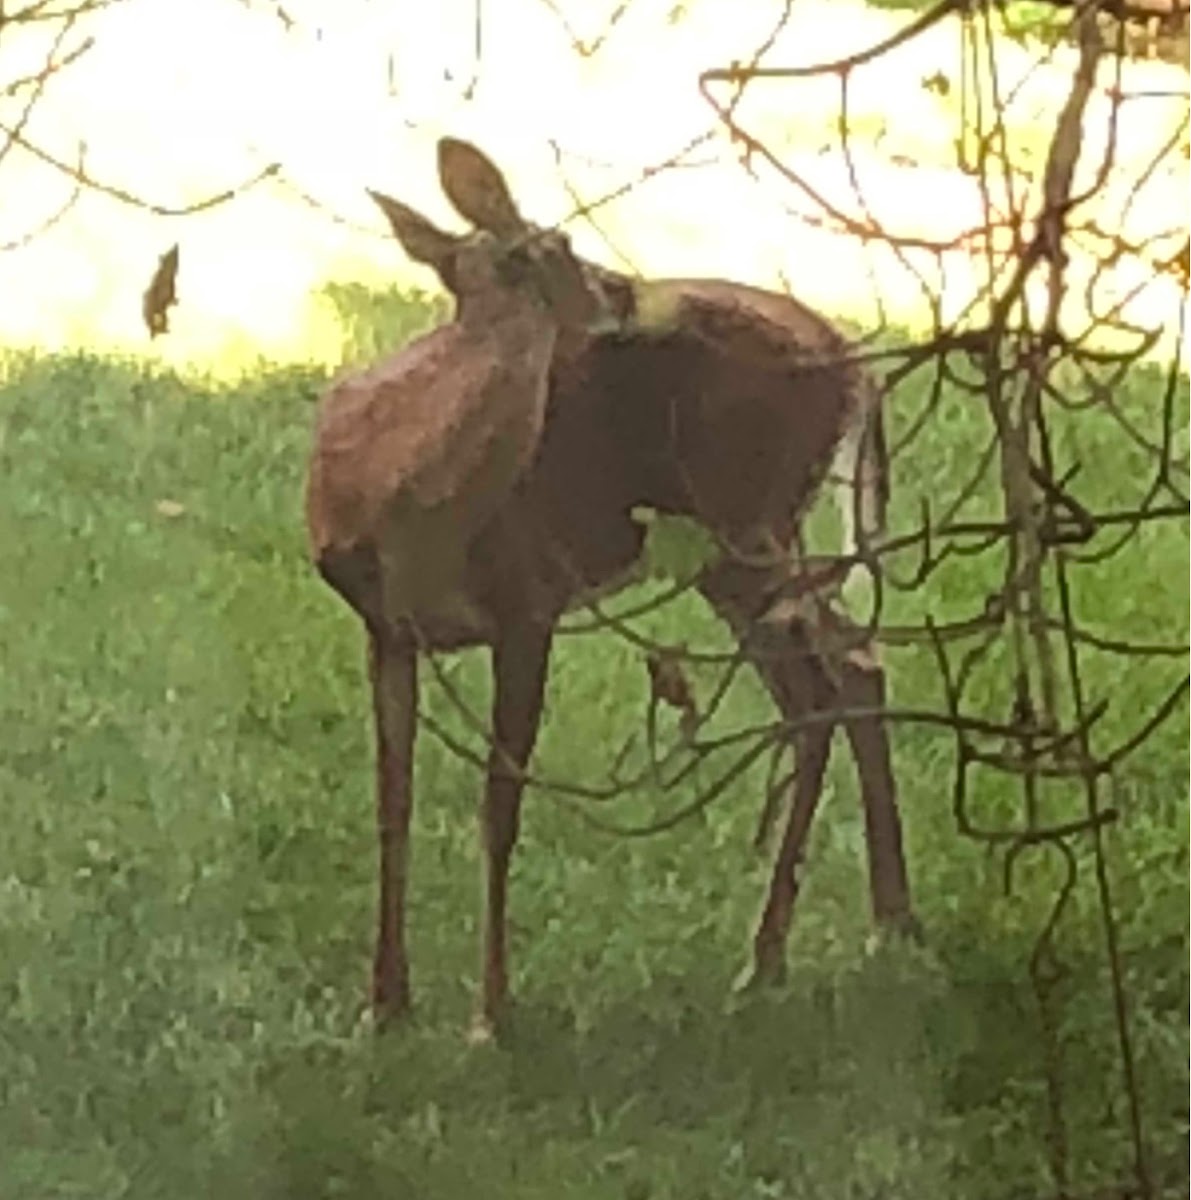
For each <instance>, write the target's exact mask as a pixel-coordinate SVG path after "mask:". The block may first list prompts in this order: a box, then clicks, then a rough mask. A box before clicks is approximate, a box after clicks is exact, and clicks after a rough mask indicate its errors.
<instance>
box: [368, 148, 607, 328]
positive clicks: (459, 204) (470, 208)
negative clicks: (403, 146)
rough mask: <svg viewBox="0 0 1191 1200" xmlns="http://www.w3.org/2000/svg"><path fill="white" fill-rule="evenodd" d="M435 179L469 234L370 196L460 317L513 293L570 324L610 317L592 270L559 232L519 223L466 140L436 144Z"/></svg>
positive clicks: (490, 170) (491, 169)
mask: <svg viewBox="0 0 1191 1200" xmlns="http://www.w3.org/2000/svg"><path fill="white" fill-rule="evenodd" d="M438 174H439V181H440V182H441V184H442V188H443V191H444V192H445V193H446V195H447V198H448V199H449V200H450V201H451V203H452V204H453V205H454V207H455V209H456V211H458V212H459V214H460V215H461V216H463V217H464V218H465V219H466V220H467V221H469V222H470V223H471V224H472V225H473V226H474V229H473V231H472V232H471V233H468V234H463V235H459V234H453V233H447V232H446V231H444V230H441V229H439V228H438V227H437V226H435V225H434V224H433V223H432V222H430V221H428V220H427V219H426V218H425V217H423V216H422V215H421V214H420V213H417V212H415V211H414V210H413V209H411V208H409V207H408V206H407V205H405V204H402V203H401V202H400V201H398V200H394V199H393V198H392V197H391V196H387V195H384V194H383V193H381V192H375V191H371V190H370V191H369V193H368V194H369V195H370V196H371V197H372V199H373V200H374V201H375V202H376V204H377V205H378V206H379V207H380V209H381V211H382V212H383V213H384V214H385V217H386V218H387V219H388V222H389V226H390V227H391V229H392V230H393V233H394V235H395V236H396V238H397V240H398V241H399V242H400V243H401V245H402V247H403V249H404V250H405V252H406V253H407V254H408V255H409V256H410V258H412V259H414V260H415V261H416V262H420V263H423V264H425V265H426V266H428V267H430V268H431V269H432V270H433V271H434V272H435V273H436V274H437V275H438V277H439V279H441V280H442V283H443V286H444V287H446V289H447V290H448V291H449V292H451V294H452V295H453V296H454V297H455V299H456V300H457V301H458V304H459V309H460V313H461V314H464V313H465V312H466V311H467V309H468V306H469V303H472V302H475V301H476V300H477V299H481V298H486V297H489V296H492V295H502V294H507V293H508V292H516V293H519V294H526V295H529V296H532V297H534V298H536V299H537V300H538V301H539V302H540V303H541V304H542V305H543V306H545V307H547V308H549V309H550V311H551V312H553V313H554V314H555V315H556V316H557V317H558V319H559V321H560V322H561V323H563V324H565V325H568V326H572V327H584V328H587V327H593V326H596V325H597V324H600V323H603V322H606V321H607V320H608V319H609V317H610V311H609V308H608V303H607V300H606V299H605V296H604V293H603V289H602V288H601V286H600V283H599V279H598V275H597V274H596V272H595V271H593V270H589V269H588V267H587V266H586V265H585V264H584V263H583V262H582V260H581V259H579V258H577V257H576V255H575V254H574V253H573V251H572V250H571V245H570V239H569V238H568V237H567V236H566V234H565V233H563V232H561V231H559V230H552V229H540V228H538V227H537V226H534V225H531V224H530V223H529V222H528V221H526V220H525V218H524V217H523V216H522V215H521V213H520V212H519V211H518V209H517V206H516V204H515V203H514V202H513V198H512V196H511V195H510V194H509V189H508V185H507V184H506V182H505V179H504V176H503V175H502V174H501V172H500V171H499V169H498V168H497V167H496V165H495V164H494V163H493V162H492V161H491V160H490V159H489V158H487V157H486V156H485V155H484V154H482V153H481V152H480V151H479V150H477V149H476V147H474V146H472V145H470V144H469V143H467V142H463V141H459V140H458V139H456V138H442V139H441V140H440V141H439V144H438Z"/></svg>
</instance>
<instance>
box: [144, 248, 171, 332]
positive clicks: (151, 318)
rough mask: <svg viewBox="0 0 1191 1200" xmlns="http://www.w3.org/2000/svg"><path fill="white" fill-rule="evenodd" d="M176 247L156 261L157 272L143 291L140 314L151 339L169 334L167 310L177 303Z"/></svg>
mask: <svg viewBox="0 0 1191 1200" xmlns="http://www.w3.org/2000/svg"><path fill="white" fill-rule="evenodd" d="M177 281H178V246H177V243H175V244H174V245H173V246H171V247H170V248H169V249H168V250H167V251H166V252H165V253H164V254H163V255H162V256H161V257H160V258H159V259H158V260H157V270H155V271H154V272H153V278H152V279H151V280H150V281H149V286H148V287H147V288H146V289H145V295H144V299H143V302H142V304H141V312H142V314H143V315H144V318H145V325H146V326H147V327H148V329H149V336H150V337H151V338H155V337H157V335H158V334H159V333H169V330H170V322H169V310H170V308H171V306H173V305H175V304H177V303H178V292H177V287H176V285H177Z"/></svg>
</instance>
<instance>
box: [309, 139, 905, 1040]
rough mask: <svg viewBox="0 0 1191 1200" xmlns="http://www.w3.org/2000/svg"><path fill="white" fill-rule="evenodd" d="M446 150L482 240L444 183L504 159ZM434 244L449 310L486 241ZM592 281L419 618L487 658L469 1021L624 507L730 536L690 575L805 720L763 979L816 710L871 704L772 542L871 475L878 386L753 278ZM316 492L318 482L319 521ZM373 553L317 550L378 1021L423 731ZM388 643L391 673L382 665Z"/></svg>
mask: <svg viewBox="0 0 1191 1200" xmlns="http://www.w3.org/2000/svg"><path fill="white" fill-rule="evenodd" d="M439 162H440V174H441V175H442V177H443V181H444V185H445V188H446V191H447V194H448V196H449V197H450V199H451V200H452V203H453V204H454V205H455V207H456V208H457V209H458V210H459V212H460V213H461V214H462V215H463V216H464V217H466V218H467V219H469V220H470V221H472V222H473V224H476V225H477V226H479V227H480V229H481V231H482V230H483V229H484V228H486V227H487V226H486V222H487V216H486V213H485V212H484V211H483V209H482V208H481V207H478V206H476V205H474V204H473V203H472V200H473V195H472V194H471V193H469V192H467V191H465V190H464V189H461V188H458V187H455V186H452V182H451V181H452V179H453V178H454V177H455V175H456V171H457V170H461V164H464V163H468V162H472V163H483V164H485V165H486V169H487V170H490V171H491V172H493V173H495V172H496V168H495V167H493V166H491V164H488V163H487V160H485V159H483V158H482V156H480V155H479V152H478V151H477V150H475V149H474V148H473V147H470V146H467V145H466V144H464V143H460V142H456V141H453V140H451V139H444V140H443V141H442V142H441V143H440V147H439ZM474 169H476V170H479V169H480V168H479V166H478V165H476V166H475V168H474ZM439 236H440V237H441V238H443V239H447V240H445V241H444V242H443V244H442V247H441V253H440V255H439V261H438V262H437V263H436V262H434V261H432V260H431V259H430V258H429V257H426V258H425V261H430V262H431V265H433V266H436V267H437V268H438V269H439V273H440V275H441V277H442V278H443V281H444V283H445V284H446V286H447V288H448V289H449V290H450V291H452V292H453V293H454V294H455V295H456V297H457V298H458V300H459V303H460V312H461V313H462V312H464V311H465V310H466V307H467V297H466V295H465V294H463V293H461V292H460V290H459V289H458V287H457V283H456V282H455V281H453V278H452V273H453V255H456V254H458V253H460V252H462V251H463V250H464V249H465V248H467V247H469V246H471V245H472V244H473V242H474V239H475V238H476V237H481V238H482V236H483V234H482V232H481V233H480V234H474V235H469V236H468V237H464V238H454V239H449V238H448V235H445V234H442V235H439ZM531 236H532V235H531ZM589 266H590V265H589ZM591 272H592V273H594V274H595V275H596V277H597V278H598V280H599V281H600V283H601V284H602V288H603V291H604V293H605V294H606V295H608V296H609V298H610V300H611V302H612V305H613V308H614V309H615V311H616V315H617V317H618V324H619V328H618V329H616V330H614V331H611V332H604V333H601V334H599V335H595V336H588V337H586V338H580V339H574V338H568V339H567V340H565V341H561V342H557V343H556V344H555V348H554V361H553V366H552V375H551V381H550V396H549V404H548V408H547V413H546V419H545V423H544V426H543V428H542V432H541V438H540V442H539V445H538V447H537V452H536V456H535V457H534V458H533V460H532V463H531V465H530V467H529V468H528V470H527V471H526V472H525V473H524V474H523V475H522V477H521V478H520V479H519V481H518V482H517V483H516V484H515V486H514V487H513V490H512V492H511V494H509V495H508V496H507V498H506V499H505V500H504V501H503V502H502V503H500V504H498V505H497V506H496V507H494V508H493V509H491V510H490V513H489V517H488V520H487V523H486V524H484V525H483V527H482V528H480V529H479V530H478V533H477V536H476V537H475V538H474V540H472V541H471V542H470V543H469V545H468V553H467V559H466V565H465V570H464V574H463V578H462V583H461V585H460V588H459V593H460V595H461V596H463V597H465V598H466V601H467V602H466V604H459V605H455V606H454V607H452V608H449V609H448V608H446V607H444V608H442V609H441V610H437V611H435V612H429V611H427V612H424V613H422V614H420V615H419V632H420V636H421V638H422V644H423V645H425V646H426V647H428V648H437V649H455V648H459V647H463V646H469V645H487V646H489V647H490V648H491V652H492V662H493V670H494V674H495V695H494V705H493V717H492V731H493V738H494V746H493V748H492V750H491V752H490V756H489V764H488V777H487V783H486V788H485V793H484V800H483V808H482V828H483V834H484V845H485V852H486V854H485V857H486V901H485V921H484V933H483V939H484V955H483V985H482V992H481V999H480V1006H479V1012H478V1028H479V1029H480V1030H481V1031H484V1032H487V1031H490V1030H491V1029H492V1027H493V1024H494V1023H495V1022H496V1021H497V1020H498V1019H499V1017H500V1015H501V1013H502V1011H503V1008H504V1005H505V1001H506V998H507V992H508V983H507V966H506V951H505V942H506V936H505V924H506V922H505V910H506V898H507V881H508V869H509V861H510V857H511V854H512V850H513V846H514V844H515V842H516V838H517V830H518V819H519V817H518V814H519V807H520V799H521V793H522V790H523V784H524V771H525V767H526V765H527V763H528V761H529V757H530V754H531V751H532V748H533V745H534V741H535V738H536V735H537V730H538V725H539V720H540V717H541V710H542V700H543V694H544V688H545V682H546V674H547V662H548V658H549V652H550V646H551V639H552V635H553V631H554V628H555V625H556V623H557V620H558V618H559V616H560V615H561V614H562V613H563V612H564V611H565V610H567V609H568V608H571V607H574V606H575V605H576V604H579V603H582V602H583V601H584V600H585V599H586V598H588V597H590V596H592V595H594V594H598V593H600V592H604V591H607V590H610V589H612V588H614V587H616V586H617V585H618V584H619V583H621V582H623V581H624V580H625V579H626V578H628V577H630V576H631V574H632V572H633V569H634V566H635V564H636V562H637V559H638V556H639V555H640V552H641V548H642V543H643V538H644V531H643V529H642V528H641V526H640V525H639V524H638V523H637V522H635V521H634V520H633V517H632V511H633V509H634V508H635V507H637V506H639V505H648V506H652V507H653V508H655V509H656V510H658V511H660V512H663V513H671V514H683V515H687V516H692V517H695V518H697V519H699V520H700V521H701V522H702V523H703V524H704V525H705V526H706V527H707V528H708V529H709V530H711V531H712V533H713V534H714V535H715V536H716V537H717V538H718V539H720V541H721V543H722V544H723V545H725V546H726V547H729V548H730V550H729V551H728V552H727V553H725V555H724V557H723V559H722V560H721V561H720V562H719V563H718V564H716V565H714V566H713V567H712V568H710V569H709V570H708V571H707V572H706V574H705V576H704V578H703V579H702V580H701V581H700V583H699V587H700V590H701V591H702V592H703V594H704V595H705V596H706V597H707V599H708V600H709V601H710V602H711V604H712V605H713V607H714V608H715V610H716V611H717V612H718V613H719V614H720V615H721V616H722V617H723V618H724V619H725V620H726V621H727V623H728V624H729V626H730V627H731V628H732V629H733V630H734V632H735V633H736V635H737V636H738V638H739V639H740V642H741V645H742V647H743V649H744V650H745V651H746V653H747V654H748V655H749V656H750V658H751V659H752V661H753V662H754V663H755V665H756V666H757V668H758V670H759V671H760V673H761V676H762V678H763V679H764V681H765V683H766V685H767V687H768V688H769V690H770V692H771V694H772V695H773V697H774V699H775V701H776V702H777V704H778V706H779V708H780V710H781V712H782V714H783V716H784V717H786V718H787V719H789V720H791V721H797V720H800V719H802V718H805V717H806V716H807V715H808V714H818V717H819V719H818V720H817V722H815V723H813V724H811V725H809V726H808V727H807V728H805V729H802V730H801V731H800V732H798V733H797V734H796V735H795V741H796V743H797V751H798V761H799V774H798V779H797V783H796V785H795V787H794V791H793V795H792V798H791V806H790V812H789V816H788V821H787V828H786V831H785V835H784V838H783V843H782V847H781V850H780V851H779V854H778V856H777V861H776V863H775V866H774V872H773V880H772V884H771V887H770V892H769V898H768V901H767V904H766V908H765V913H764V915H763V917H762V920H761V924H760V927H759V929H758V932H757V935H756V939H755V943H754V969H753V974H754V978H755V979H756V980H757V981H763V980H767V979H771V978H774V977H776V976H778V975H780V973H781V970H782V961H783V951H784V943H785V937H786V932H787V928H788V924H789V919H790V912H791V908H792V905H793V902H794V898H795V895H796V892H797V880H796V875H795V871H796V867H797V864H798V862H799V859H800V857H801V853H802V845H803V842H804V839H805V836H806V831H807V829H808V828H809V824H810V818H811V815H812V814H813V811H814V806H815V802H816V800H817V798H818V794H819V791H820V787H821V782H822V776H823V770H824V767H825V765H826V761H827V755H828V749H829V746H830V742H831V736H832V730H833V726H834V723H835V721H834V719H833V717H832V716H831V712H832V710H833V709H837V708H869V709H872V708H879V707H880V706H881V704H882V702H883V700H884V679H883V675H882V673H881V671H880V669H879V667H877V666H876V665H875V664H873V663H872V662H870V661H864V660H862V659H859V658H857V657H855V656H853V657H851V658H848V657H845V658H843V660H842V662H841V663H838V664H835V665H833V666H829V665H828V664H827V663H826V661H825V660H824V659H823V657H822V656H821V655H820V654H819V653H818V651H817V649H816V646H815V645H814V643H813V631H812V630H811V629H810V627H809V625H808V623H807V622H806V621H804V620H803V619H802V618H801V617H799V616H798V615H797V614H798V612H799V611H801V610H800V609H799V607H798V605H797V604H795V605H794V606H793V608H792V609H791V605H790V603H788V602H787V603H786V604H785V605H784V606H783V603H782V601H783V600H788V597H789V596H790V595H791V594H797V593H799V592H800V591H805V590H806V586H807V584H806V580H805V578H803V577H802V576H801V575H800V574H799V573H798V572H793V573H792V572H791V569H790V566H789V558H788V555H787V553H786V552H787V551H789V549H790V547H791V546H792V544H793V542H794V538H795V535H796V533H797V528H798V521H799V518H800V516H801V514H802V513H803V511H804V510H805V508H806V505H807V503H808V502H809V500H810V499H811V498H813V496H814V495H815V494H816V492H817V490H818V489H819V488H820V486H821V485H822V484H823V482H824V480H825V478H826V476H827V474H828V472H829V469H830V467H831V465H832V462H833V459H835V458H836V457H837V456H841V455H842V457H843V458H844V459H845V460H847V461H851V460H853V459H855V460H857V461H859V462H861V463H865V464H868V465H869V466H870V467H871V466H872V464H873V463H874V462H877V463H878V465H879V458H878V457H875V456H874V453H873V451H872V449H871V447H872V445H873V444H874V443H872V442H871V441H870V440H869V439H868V438H866V437H862V436H861V434H860V433H858V430H859V431H864V430H866V429H867V428H869V426H870V424H871V423H872V421H871V419H872V417H873V415H874V413H873V405H874V403H875V392H874V390H873V388H872V386H871V384H870V383H869V381H868V380H867V379H866V378H865V377H864V376H863V375H862V374H861V373H860V372H859V371H858V370H857V369H856V368H855V366H854V365H851V364H849V363H848V362H847V361H846V358H843V357H842V356H845V355H846V354H847V352H848V350H849V349H850V347H849V345H848V343H847V342H846V340H845V339H844V338H843V337H842V336H841V335H840V334H839V333H837V332H836V331H835V330H834V329H833V328H832V327H831V326H830V325H829V324H828V323H827V322H825V321H824V320H822V319H821V318H820V317H818V316H816V315H815V314H814V313H812V312H811V311H810V310H808V309H806V308H804V307H803V306H802V305H800V304H798V303H797V302H796V301H793V300H790V299H788V298H785V297H781V296H777V295H773V294H771V293H768V292H764V291H760V290H758V289H755V288H748V287H743V286H739V285H735V284H730V283H725V282H721V281H682V280H669V281H661V282H658V283H653V284H649V285H646V286H645V287H644V288H642V287H641V286H640V285H636V286H635V285H633V284H632V283H631V282H630V281H629V280H627V279H625V278H623V277H621V276H617V275H614V274H612V273H610V272H606V271H602V270H600V269H598V268H594V267H592V268H591ZM644 314H649V315H648V317H647V318H646V317H645V316H644ZM659 314H660V316H659ZM505 353H506V354H508V353H509V351H508V350H507V349H506V351H505ZM393 436H396V435H393ZM374 437H375V433H372V434H369V435H367V436H366V437H365V438H361V439H359V440H360V441H361V442H367V443H371V442H372V440H373V439H374ZM866 447H869V448H868V449H866ZM318 454H319V451H318V450H316V463H317V459H318ZM382 457H383V456H382ZM345 469H346V464H345ZM348 473H349V474H351V475H352V476H353V477H355V478H358V479H363V478H365V473H364V472H360V471H349V472H348ZM880 482H881V479H880V477H879V474H878V473H875V472H874V471H873V470H870V471H869V474H868V476H867V480H866V484H865V487H863V488H861V489H860V492H859V494H860V495H861V496H862V497H864V498H865V499H864V503H863V504H860V505H859V506H858V507H859V509H860V516H861V521H862V523H863V524H865V525H871V524H873V523H875V520H876V518H877V517H879V516H880V500H881V498H882V495H883V493H882V491H881V488H880V486H879V485H880ZM368 487H369V489H370V490H373V488H374V485H372V484H369V485H368ZM386 494H387V493H385V492H384V489H383V487H379V486H378V487H376V488H375V496H374V502H375V503H376V504H383V503H385V495H386ZM327 503H328V501H327V498H326V497H325V495H323V496H321V497H320V495H319V492H318V489H317V488H316V489H315V490H314V492H313V494H312V504H311V520H312V526H315V527H316V526H317V525H318V523H319V520H320V512H321V510H322V509H323V507H324V506H325V505H326V504H327ZM385 554H386V549H385V547H384V545H383V544H382V543H381V541H380V540H378V539H377V538H375V537H373V538H371V539H359V540H357V541H356V542H354V543H349V542H347V541H345V542H343V543H341V544H339V545H336V546H327V545H323V544H320V542H319V541H318V540H317V539H316V542H315V558H316V561H317V564H318V567H319V570H320V571H321V572H322V574H323V576H324V578H325V579H326V580H327V582H328V583H330V584H331V586H332V587H334V588H335V589H336V590H337V591H339V592H340V594H341V595H343V596H344V598H345V599H346V600H347V601H348V603H349V604H351V605H352V607H353V608H355V609H356V611H357V612H359V613H360V614H361V615H362V616H363V617H364V620H365V622H366V623H367V624H368V626H369V630H370V641H371V645H372V648H373V687H374V699H375V709H376V715H377V726H378V760H379V761H378V780H379V783H378V787H379V793H380V799H379V802H378V803H379V810H380V812H381V814H382V820H381V837H382V880H381V895H382V901H381V903H382V910H381V922H380V931H379V941H378V945H377V957H376V964H377V969H376V976H375V980H376V987H375V991H374V1002H375V1005H376V1010H377V1013H378V1016H381V1017H384V1016H390V1015H394V1014H396V1013H399V1012H401V1011H403V1010H404V1008H405V1007H406V1005H407V1004H408V998H409V993H408V974H407V967H406V960H405V952H404V937H403V932H402V929H401V912H402V907H403V895H404V883H405V872H404V861H405V838H406V832H407V829H408V822H409V807H410V804H411V802H412V794H411V790H410V761H411V756H412V750H413V740H414V733H415V728H414V713H413V706H414V692H413V687H414V685H413V673H412V672H413V668H412V645H413V642H412V640H411V638H410V636H409V634H408V633H407V632H405V631H404V630H403V628H402V626H401V623H400V621H399V620H388V619H387V618H386V616H385V605H384V602H383V587H382V567H381V564H382V563H383V561H384V558H385ZM791 612H793V613H794V615H793V616H791V615H789V614H790V613H791ZM397 656H401V665H400V666H399V667H398V666H391V665H390V666H386V664H387V663H388V662H389V660H390V659H392V658H394V657H397ZM845 728H846V729H847V732H848V736H849V739H850V741H851V744H852V748H853V753H854V754H855V756H856V760H857V764H858V767H859V770H860V776H861V785H862V793H863V797H864V803H865V813H866V823H867V829H868V835H869V858H870V874H871V883H872V892H873V907H874V912H875V915H876V917H877V918H878V920H880V921H882V922H884V923H891V924H894V925H903V924H906V923H908V922H909V921H910V920H911V916H910V901H909V891H908V885H907V882H906V876H905V868H904V864H903V861H902V852H901V832H900V824H899V820H898V815H897V809H896V801H895V795H894V785H893V778H892V772H891V767H890V760H889V749H888V744H887V740H886V736H885V731H884V727H883V725H882V723H881V722H880V721H879V719H878V718H876V717H875V716H872V715H868V716H858V717H856V718H852V719H849V720H847V721H845Z"/></svg>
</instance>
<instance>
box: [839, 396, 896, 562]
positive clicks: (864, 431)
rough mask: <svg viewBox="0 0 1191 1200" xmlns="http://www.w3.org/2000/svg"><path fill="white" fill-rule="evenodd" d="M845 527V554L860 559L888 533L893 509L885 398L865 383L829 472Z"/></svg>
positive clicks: (843, 548)
mask: <svg viewBox="0 0 1191 1200" xmlns="http://www.w3.org/2000/svg"><path fill="white" fill-rule="evenodd" d="M831 479H832V482H833V484H834V487H835V500H836V504H837V506H838V508H839V511H840V517H841V521H842V525H843V537H842V539H841V540H842V545H841V548H840V549H841V553H842V554H844V555H853V554H860V553H861V552H862V550H863V549H864V547H865V546H866V545H867V544H868V543H869V542H871V541H873V540H874V539H876V538H879V537H881V536H882V535H883V534H884V533H885V529H886V519H887V515H888V509H889V449H888V444H887V442H886V440H885V419H884V413H883V411H882V405H881V394H880V392H879V391H878V389H877V387H876V385H875V384H874V383H872V382H871V381H870V380H867V379H866V380H865V381H864V383H863V385H862V388H861V398H860V403H859V404H858V405H857V408H856V412H855V414H854V416H853V419H852V421H851V422H850V423H849V426H848V428H847V430H846V431H845V433H844V436H843V439H842V441H841V442H840V445H839V448H838V449H837V450H836V455H835V462H834V464H833V467H832V470H831Z"/></svg>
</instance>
